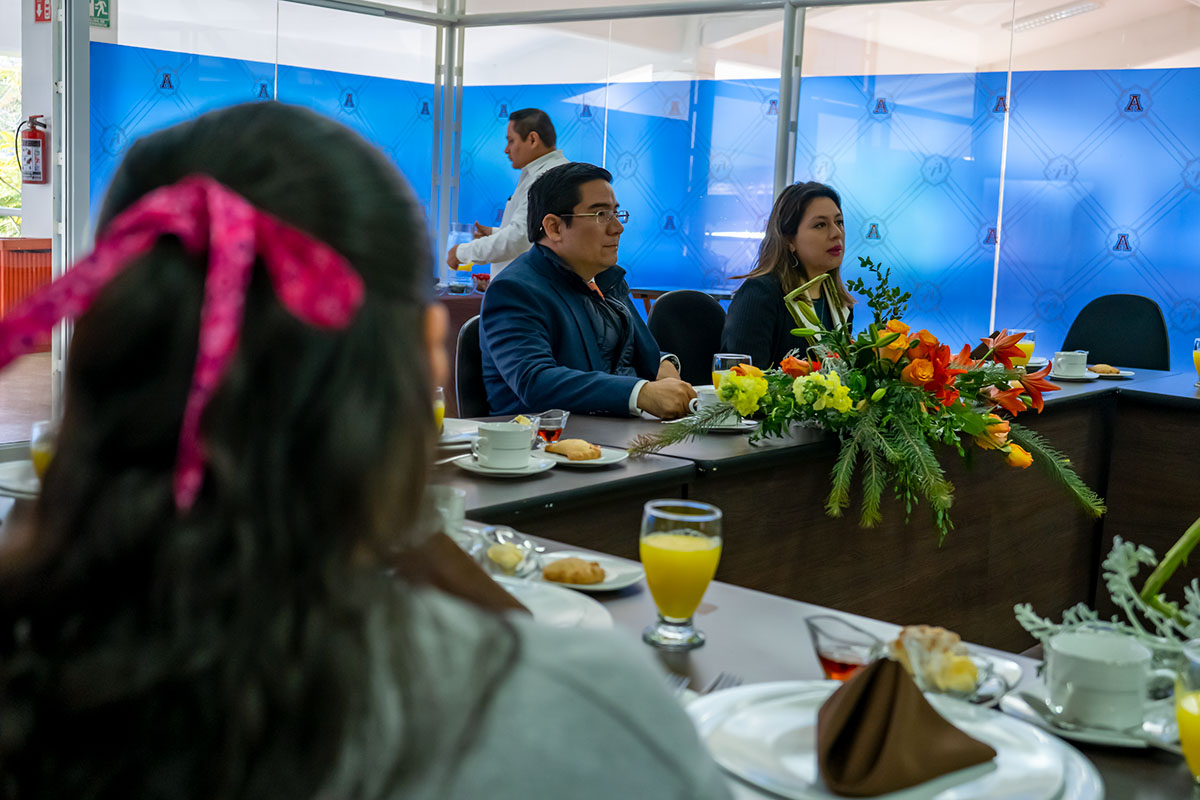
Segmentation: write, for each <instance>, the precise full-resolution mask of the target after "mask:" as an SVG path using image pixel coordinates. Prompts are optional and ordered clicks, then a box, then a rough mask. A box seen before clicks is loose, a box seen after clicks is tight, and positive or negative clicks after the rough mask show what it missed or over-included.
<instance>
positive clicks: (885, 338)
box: [630, 258, 1105, 539]
mask: <svg viewBox="0 0 1200 800" xmlns="http://www.w3.org/2000/svg"><path fill="white" fill-rule="evenodd" d="M859 261H860V263H861V266H862V267H863V268H864V269H867V270H869V272H870V273H871V274H873V275H874V276H875V280H874V281H873V282H871V283H868V282H867V281H864V280H862V279H861V278H860V279H858V280H854V281H850V283H849V286H850V288H851V289H853V290H854V291H856V292H858V293H859V294H860V295H863V296H865V297H866V298H867V305H868V306H869V307H870V309H871V311H872V315H873V320H872V322H871V323H870V324H869V325H868V326H867V329H866V330H864V331H862V332H860V333H859V334H858V335H857V336H855V335H853V333H852V331H851V328H850V326H849V324H841V325H835V326H833V328H832V329H826V328H825V327H823V325H822V323H821V320H820V317H819V316H818V315H817V313H816V311H815V310H814V309H813V306H812V303H811V302H810V301H809V299H808V290H810V289H813V288H814V287H817V286H819V285H820V284H822V283H823V282H824V281H825V280H827V279H828V275H820V276H818V277H816V278H814V279H813V280H811V281H809V282H807V283H805V284H804V285H803V286H800V287H799V288H797V289H796V290H795V291H793V292H790V293H789V294H788V295H787V297H786V298H785V302H786V303H787V307H788V310H789V311H790V313H791V315H792V318H793V319H794V320H795V321H796V324H797V326H798V327H797V328H796V329H794V330H793V331H792V333H793V334H795V335H796V336H803V337H806V338H808V339H809V340H810V341H811V342H814V344H812V345H811V346H809V347H808V348H807V350H806V352H804V353H800V352H798V351H794V352H793V353H791V354H789V355H788V356H787V357H786V358H784V359H783V361H782V362H781V363H780V364H779V366H778V367H775V368H772V369H767V370H762V369H759V368H758V367H753V366H748V365H738V366H736V367H734V368H733V370H732V371H731V372H730V374H728V375H727V376H725V377H724V378H723V379H722V380H721V383H720V386H719V387H718V389H717V393H718V398H719V399H720V400H721V401H722V403H721V404H717V405H715V406H713V407H711V408H708V409H704V410H703V411H702V412H700V413H699V414H697V415H695V416H693V417H690V418H687V419H685V420H681V421H679V422H675V423H672V424H670V425H666V426H664V428H663V431H662V432H660V433H657V434H653V435H650V434H647V435H643V436H640V437H638V438H637V439H636V440H635V441H634V442H633V444H632V446H631V447H630V452H631V453H632V454H633V455H635V456H636V455H642V454H646V453H652V452H655V451H657V450H660V449H662V448H663V447H666V446H668V445H671V444H675V443H677V442H680V441H684V440H686V439H688V438H691V437H694V436H697V435H699V434H701V433H703V432H704V431H705V430H707V429H708V428H709V427H711V426H712V425H713V424H714V423H715V422H716V421H717V420H719V419H720V418H721V416H722V415H724V414H727V413H728V410H729V408H733V409H734V410H735V411H736V412H737V413H738V414H740V415H742V416H743V417H753V418H754V419H757V420H759V422H760V424H759V427H758V429H757V430H756V431H755V432H754V434H752V436H751V441H757V440H760V439H762V438H763V437H781V436H785V435H787V433H788V431H789V430H790V429H791V427H792V426H793V425H813V426H817V427H820V428H823V429H824V430H827V431H829V432H831V433H833V434H835V435H837V436H838V438H839V439H840V441H841V449H840V452H839V454H838V458H837V461H836V463H835V465H834V469H833V473H832V483H831V487H830V492H829V496H828V498H827V499H826V502H825V510H826V512H827V513H828V514H829V515H830V516H833V517H839V516H841V515H842V513H843V512H844V510H845V509H846V508H847V507H848V506H849V505H850V488H851V484H852V481H853V478H854V474H855V472H856V471H858V472H860V474H861V480H862V489H863V491H862V505H861V508H860V513H859V522H860V524H861V525H862V526H863V527H872V526H874V525H876V524H878V523H879V522H880V521H881V519H882V516H881V513H880V504H881V501H882V498H883V493H884V490H885V489H887V488H888V487H889V486H890V487H891V488H892V489H893V490H894V493H895V495H896V497H897V499H899V500H900V501H901V502H902V503H903V504H904V506H905V510H906V513H911V512H912V509H913V508H914V507H915V506H916V505H918V504H919V502H920V501H922V500H924V501H925V502H926V503H927V504H928V505H929V507H930V509H931V511H932V514H933V521H934V525H935V526H936V528H937V530H938V534H939V538H941V539H944V538H945V536H946V534H947V533H948V532H949V531H950V530H951V529H952V528H953V522H952V520H951V518H950V513H949V512H950V507H951V505H952V504H953V500H954V487H953V486H952V485H951V483H950V481H949V480H947V478H946V475H945V472H944V471H943V469H942V466H941V464H940V463H939V461H938V453H939V450H941V449H944V448H950V449H952V450H954V451H955V452H956V453H957V454H958V455H959V456H962V457H967V456H968V449H967V448H968V447H969V446H971V445H972V444H974V445H975V446H977V447H979V448H982V449H983V450H986V451H994V452H996V453H998V454H999V455H1001V456H1002V457H1003V458H1004V459H1005V460H1006V461H1007V462H1008V464H1010V465H1012V466H1013V467H1016V468H1021V469H1024V468H1027V467H1029V466H1030V465H1031V464H1033V463H1037V464H1038V465H1039V466H1041V467H1043V468H1044V469H1046V470H1047V471H1048V472H1049V473H1050V474H1051V475H1052V476H1053V477H1055V478H1056V479H1057V480H1059V481H1060V482H1061V483H1063V484H1064V485H1065V486H1066V488H1067V490H1068V492H1069V494H1070V495H1071V496H1072V497H1074V498H1075V500H1076V501H1077V502H1078V503H1079V505H1080V506H1081V507H1082V508H1083V509H1084V510H1085V511H1087V512H1088V513H1089V514H1091V515H1093V516H1097V517H1098V516H1100V515H1101V514H1103V513H1104V510H1105V509H1104V502H1103V500H1101V499H1100V497H1099V496H1097V495H1096V493H1095V492H1093V491H1092V490H1091V489H1090V488H1088V486H1087V485H1086V484H1085V483H1084V482H1083V481H1082V480H1081V479H1080V478H1079V476H1078V475H1076V474H1075V472H1074V470H1072V469H1071V467H1070V461H1069V460H1068V459H1067V458H1066V457H1065V456H1063V455H1062V454H1061V453H1059V452H1058V451H1056V450H1055V449H1054V448H1052V447H1051V446H1050V445H1049V443H1048V442H1046V441H1045V439H1043V438H1042V437H1041V436H1039V435H1038V434H1037V433H1035V432H1034V431H1031V430H1029V429H1028V428H1025V427H1024V426H1022V425H1019V424H1018V423H1017V422H1016V421H1015V419H1013V418H1015V417H1016V416H1017V415H1018V414H1020V413H1022V412H1024V411H1026V410H1027V409H1033V410H1035V411H1037V412H1039V413H1040V412H1041V410H1042V407H1043V399H1042V395H1043V393H1045V392H1051V391H1056V390H1057V389H1058V387H1057V386H1055V385H1054V384H1052V383H1050V382H1048V381H1047V380H1046V375H1047V373H1048V372H1049V369H1050V368H1049V366H1047V367H1045V368H1044V369H1042V370H1039V371H1037V372H1033V373H1026V371H1025V370H1024V369H1022V368H1019V367H1014V365H1013V359H1014V358H1018V357H1021V356H1023V355H1024V354H1023V353H1022V351H1021V349H1020V348H1019V347H1018V346H1017V343H1018V342H1019V341H1020V340H1021V337H1022V336H1023V334H1020V333H1015V334H1009V333H1008V332H1007V331H1001V332H1000V333H999V334H998V335H996V336H994V337H986V338H983V339H982V340H981V345H980V346H979V347H978V348H976V350H975V351H974V352H972V350H971V347H970V345H964V346H963V348H962V350H960V351H959V352H957V353H955V352H953V351H952V350H951V348H950V346H949V345H946V344H944V343H942V342H941V341H939V340H938V338H937V337H936V336H934V335H933V334H932V333H930V332H929V331H927V330H919V331H915V332H914V331H913V330H912V329H911V328H910V327H909V326H908V325H906V324H905V323H904V322H903V321H902V317H903V314H904V311H905V309H906V307H907V304H908V299H909V297H910V295H909V294H908V293H907V292H901V291H900V290H899V289H896V288H893V287H892V286H891V284H890V277H891V270H883V269H882V267H881V266H877V265H875V264H873V263H872V262H871V260H870V259H867V258H860V259H859ZM825 296H826V297H827V298H828V299H829V300H828V301H829V302H837V298H836V292H826V293H825ZM839 316H840V317H841V318H843V319H844V318H845V317H846V315H839ZM835 318H837V317H835ZM802 356H803V357H802Z"/></svg>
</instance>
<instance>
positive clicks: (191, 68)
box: [90, 42, 275, 220]
mask: <svg viewBox="0 0 1200 800" xmlns="http://www.w3.org/2000/svg"><path fill="white" fill-rule="evenodd" d="M274 73H275V67H274V65H273V64H267V63H263V62H259V61H239V60H237V59H232V58H215V57H213V56H198V55H192V54H190V53H174V52H170V51H167V50H149V49H146V48H142V47H126V46H124V45H115V44H106V43H103V42H92V44H91V134H90V136H91V192H90V195H91V196H90V201H91V212H92V219H93V220H95V218H96V214H97V212H98V211H99V207H100V203H101V201H102V200H103V198H104V192H105V190H106V189H107V188H108V184H109V181H111V180H112V175H113V172H115V171H116V168H117V165H118V164H119V163H120V162H121V159H122V158H123V157H124V156H125V151H126V150H127V149H128V148H129V145H130V144H131V143H133V142H134V141H135V140H137V139H139V138H141V137H142V136H145V135H146V134H148V133H153V132H154V131H158V130H162V129H163V128H167V127H170V126H171V125H174V124H175V123H177V122H182V121H184V120H188V119H193V118H195V117H196V116H198V115H200V114H202V113H204V112H205V111H211V110H212V109H214V108H221V107H223V106H230V105H234V104H235V103H242V102H246V101H250V100H254V99H256V98H262V99H269V98H270V97H272V96H273V94H274V86H275V77H274Z"/></svg>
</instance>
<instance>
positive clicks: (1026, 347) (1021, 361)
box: [1009, 328, 1034, 367]
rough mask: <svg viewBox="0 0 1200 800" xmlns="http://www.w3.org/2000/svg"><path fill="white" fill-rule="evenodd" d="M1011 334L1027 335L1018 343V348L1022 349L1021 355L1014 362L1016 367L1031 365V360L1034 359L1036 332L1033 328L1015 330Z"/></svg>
mask: <svg viewBox="0 0 1200 800" xmlns="http://www.w3.org/2000/svg"><path fill="white" fill-rule="evenodd" d="M1009 333H1010V334H1013V333H1023V334H1025V335H1024V336H1023V337H1022V338H1021V341H1019V342H1017V348H1018V349H1020V351H1021V355H1020V356H1018V357H1016V358H1014V359H1013V360H1012V363H1013V366H1014V367H1023V366H1025V365H1026V364H1028V363H1029V359H1031V358H1033V341H1034V336H1033V334H1034V331H1033V329H1032V328H1013V329H1012V330H1010V331H1009Z"/></svg>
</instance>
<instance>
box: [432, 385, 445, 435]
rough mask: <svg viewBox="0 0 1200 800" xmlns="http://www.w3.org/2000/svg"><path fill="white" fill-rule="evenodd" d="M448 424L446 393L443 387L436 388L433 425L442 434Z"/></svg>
mask: <svg viewBox="0 0 1200 800" xmlns="http://www.w3.org/2000/svg"><path fill="white" fill-rule="evenodd" d="M445 423H446V392H445V391H444V390H443V389H442V387H440V386H437V387H434V390H433V424H434V427H435V428H437V432H438V433H439V434H440V433H441V432H442V428H443V426H444V425H445Z"/></svg>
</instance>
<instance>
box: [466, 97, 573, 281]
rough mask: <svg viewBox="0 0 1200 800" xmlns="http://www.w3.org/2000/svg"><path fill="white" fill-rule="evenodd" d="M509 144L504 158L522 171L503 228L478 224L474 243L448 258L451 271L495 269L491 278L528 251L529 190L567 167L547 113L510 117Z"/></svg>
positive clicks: (533, 110) (530, 112) (517, 113)
mask: <svg viewBox="0 0 1200 800" xmlns="http://www.w3.org/2000/svg"><path fill="white" fill-rule="evenodd" d="M505 136H506V138H507V140H508V144H507V145H506V146H505V148H504V154H505V155H506V156H508V160H509V161H511V162H512V165H513V169H519V170H521V177H520V178H519V179H518V180H517V188H516V189H515V190H514V191H513V193H512V197H510V198H508V202H507V203H505V204H504V215H503V216H502V217H501V218H500V225H499V226H498V227H495V228H490V227H488V226H487V225H480V224H479V222H476V223H475V240H474V241H472V242H467V243H465V244H456V245H455V246H454V247H452V248H450V252H449V254H447V256H446V264H447V265H448V266H449V267H450V269H457V268H458V265H459V264H487V263H489V262H490V263H491V265H492V277H493V278H494V277H496V275H497V274H499V272H500V270H502V269H504V268H505V267H506V266H508V263H509V262H510V261H512V260H513V259H514V258H516V257H517V256H519V255H521V254H522V253H524V252H525V251H526V250H528V249H529V247H530V243H529V238H528V232H527V231H526V220H525V217H526V214H527V209H528V207H529V187H530V186H532V185H533V182H534V181H535V180H537V178H538V176H539V175H541V174H542V173H543V172H545V171H546V170H548V169H550V168H551V167H557V166H558V165H560V164H566V163H567V159H566V157H565V156H564V155H563V154H562V151H561V150H556V149H555V148H554V142H555V134H554V123H552V122H551V121H550V117H548V116H546V112H545V111H542V110H540V109H537V108H522V109H521V110H520V111H514V112H513V113H511V114H509V115H508V131H507V133H506V134H505Z"/></svg>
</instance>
